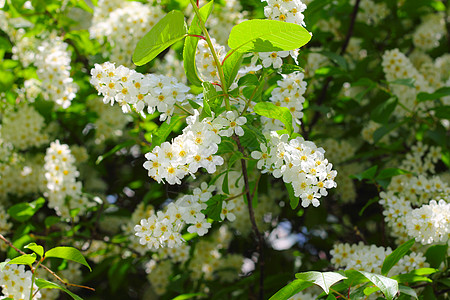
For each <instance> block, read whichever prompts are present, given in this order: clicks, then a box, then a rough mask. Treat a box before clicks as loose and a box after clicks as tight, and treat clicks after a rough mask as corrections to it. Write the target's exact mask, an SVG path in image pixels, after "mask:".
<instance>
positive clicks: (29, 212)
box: [8, 197, 45, 222]
mask: <svg viewBox="0 0 450 300" xmlns="http://www.w3.org/2000/svg"><path fill="white" fill-rule="evenodd" d="M44 203H45V199H44V198H42V197H40V198H38V199H36V200H35V201H32V202H22V203H18V204H16V205H13V206H11V207H10V208H8V214H9V215H10V216H11V217H12V218H14V219H16V220H17V221H19V222H25V221H27V220H28V219H30V218H31V217H32V216H34V214H35V213H36V212H37V211H38V210H39V209H40V208H41V207H42V206H43V205H44Z"/></svg>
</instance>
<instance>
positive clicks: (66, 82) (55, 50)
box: [35, 36, 78, 109]
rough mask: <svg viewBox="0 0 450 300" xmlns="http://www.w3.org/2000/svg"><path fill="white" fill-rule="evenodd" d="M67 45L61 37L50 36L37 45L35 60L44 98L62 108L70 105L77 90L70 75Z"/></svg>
mask: <svg viewBox="0 0 450 300" xmlns="http://www.w3.org/2000/svg"><path fill="white" fill-rule="evenodd" d="M67 46H68V45H67V44H66V43H64V42H63V40H62V38H61V37H58V36H50V37H49V38H48V39H46V40H44V41H42V43H41V44H40V46H39V47H38V52H37V54H36V61H35V65H36V67H37V68H38V70H37V74H38V76H39V79H40V80H41V81H42V88H43V96H44V98H45V99H46V100H52V101H54V102H56V104H57V105H59V106H61V107H62V108H64V109H66V108H68V107H69V106H70V104H71V101H72V100H73V99H74V98H75V96H76V92H77V90H78V86H77V85H76V83H74V82H73V79H72V78H71V77H70V53H69V51H68V50H67Z"/></svg>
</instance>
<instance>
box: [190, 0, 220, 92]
mask: <svg viewBox="0 0 450 300" xmlns="http://www.w3.org/2000/svg"><path fill="white" fill-rule="evenodd" d="M213 7H214V1H209V2H208V3H207V4H205V5H204V6H202V7H201V8H200V9H199V12H200V16H201V19H202V20H203V21H204V22H206V20H207V19H208V17H209V15H210V14H211V12H212V11H213ZM188 34H190V35H202V34H203V31H202V28H201V27H200V25H199V20H198V17H197V15H195V16H194V18H193V19H192V22H191V26H190V27H189V32H188ZM198 39H199V38H198V37H194V36H187V37H186V40H185V41H184V48H183V66H184V72H185V73H186V77H187V79H188V80H189V82H190V83H192V84H194V85H201V84H202V80H201V79H200V78H199V77H198V75H197V66H196V65H195V51H196V50H197V44H198Z"/></svg>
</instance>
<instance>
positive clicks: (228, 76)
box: [223, 50, 244, 89]
mask: <svg viewBox="0 0 450 300" xmlns="http://www.w3.org/2000/svg"><path fill="white" fill-rule="evenodd" d="M243 56H244V55H243V54H242V53H240V52H233V50H230V51H228V53H227V55H226V56H225V58H226V59H225V61H224V62H223V73H224V76H225V84H226V87H225V89H228V88H229V87H230V85H231V84H232V83H233V81H234V79H235V78H236V75H237V73H238V71H239V68H240V67H241V64H242V60H243Z"/></svg>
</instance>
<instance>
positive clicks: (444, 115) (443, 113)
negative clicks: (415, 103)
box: [433, 105, 450, 120]
mask: <svg viewBox="0 0 450 300" xmlns="http://www.w3.org/2000/svg"><path fill="white" fill-rule="evenodd" d="M433 110H434V115H435V116H436V117H437V118H439V119H446V120H450V105H446V106H438V107H435V108H433Z"/></svg>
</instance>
